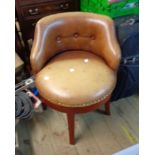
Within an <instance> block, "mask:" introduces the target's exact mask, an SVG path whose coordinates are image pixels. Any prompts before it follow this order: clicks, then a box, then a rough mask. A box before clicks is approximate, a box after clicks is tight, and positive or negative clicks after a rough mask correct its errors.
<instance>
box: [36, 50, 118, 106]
mask: <svg viewBox="0 0 155 155" xmlns="http://www.w3.org/2000/svg"><path fill="white" fill-rule="evenodd" d="M115 83H116V76H115V73H114V72H113V71H112V69H110V68H109V67H108V66H107V65H106V64H105V62H104V60H103V59H102V58H101V57H99V56H97V55H95V54H93V53H90V52H85V51H69V52H63V53H61V54H59V55H57V56H56V57H54V58H53V59H52V60H51V61H50V62H49V63H48V64H47V65H46V67H44V68H43V69H42V70H41V71H40V72H39V73H38V74H37V75H36V86H37V88H38V90H39V92H40V94H41V95H42V96H43V97H44V98H45V99H47V100H48V101H50V102H52V103H55V104H60V105H63V106H69V107H81V106H85V105H91V104H94V103H96V102H98V101H101V100H103V99H104V98H105V96H108V95H109V94H110V93H111V92H112V90H113V88H114V86H115Z"/></svg>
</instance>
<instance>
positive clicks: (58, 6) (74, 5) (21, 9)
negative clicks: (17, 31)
mask: <svg viewBox="0 0 155 155" xmlns="http://www.w3.org/2000/svg"><path fill="white" fill-rule="evenodd" d="M79 10H80V5H79V0H16V15H17V18H18V21H19V24H20V28H21V32H22V36H23V41H24V43H25V46H26V48H27V49H28V43H27V40H28V39H31V38H32V39H33V36H34V29H35V24H36V22H37V21H38V20H39V19H40V18H42V17H45V16H47V15H50V14H55V13H60V12H69V11H79ZM28 50H29V49H28Z"/></svg>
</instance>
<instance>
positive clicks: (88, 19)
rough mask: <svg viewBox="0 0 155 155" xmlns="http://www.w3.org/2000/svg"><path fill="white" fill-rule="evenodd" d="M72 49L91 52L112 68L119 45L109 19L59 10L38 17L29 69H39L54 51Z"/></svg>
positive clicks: (117, 62)
mask: <svg viewBox="0 0 155 155" xmlns="http://www.w3.org/2000/svg"><path fill="white" fill-rule="evenodd" d="M73 50H83V51H89V52H93V53H95V54H97V55H99V56H101V57H102V58H103V59H104V60H105V62H106V63H107V64H108V66H109V67H110V68H112V69H113V70H116V69H117V68H118V64H119V60H120V48H119V45H118V42H117V40H116V36H115V30H114V24H113V21H112V19H110V18H109V17H107V16H103V15H97V14H93V13H82V12H69V13H59V14H55V15H50V16H47V17H44V18H42V19H40V20H39V21H38V23H37V25H36V29H35V36H34V42H33V46H32V51H31V57H30V59H31V66H32V70H33V72H34V73H37V72H39V71H40V70H41V69H42V68H43V67H44V65H45V64H46V62H47V61H48V60H49V59H50V58H52V57H53V56H54V55H55V54H57V53H59V52H64V51H73Z"/></svg>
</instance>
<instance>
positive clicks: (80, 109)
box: [40, 95, 111, 145]
mask: <svg viewBox="0 0 155 155" xmlns="http://www.w3.org/2000/svg"><path fill="white" fill-rule="evenodd" d="M40 97H41V96H40ZM110 98H111V95H109V96H107V97H106V98H105V99H104V100H103V101H101V102H98V103H96V104H93V105H90V106H86V107H64V106H61V105H58V104H53V103H51V102H49V101H47V100H46V99H45V98H43V97H41V100H42V102H43V106H44V107H46V106H49V107H50V108H52V109H55V110H57V111H60V112H64V113H66V114H67V121H68V130H69V142H70V144H72V145H73V144H75V140H74V126H75V125H74V117H75V114H77V113H86V112H90V111H94V110H96V109H98V108H99V107H100V106H101V105H102V104H104V105H105V111H104V114H105V115H110Z"/></svg>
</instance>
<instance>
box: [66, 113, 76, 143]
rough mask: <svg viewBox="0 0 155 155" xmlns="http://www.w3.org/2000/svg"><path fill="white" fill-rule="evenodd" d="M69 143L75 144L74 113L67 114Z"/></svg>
mask: <svg viewBox="0 0 155 155" xmlns="http://www.w3.org/2000/svg"><path fill="white" fill-rule="evenodd" d="M67 120H68V130H69V142H70V144H72V145H73V144H74V113H67Z"/></svg>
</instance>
